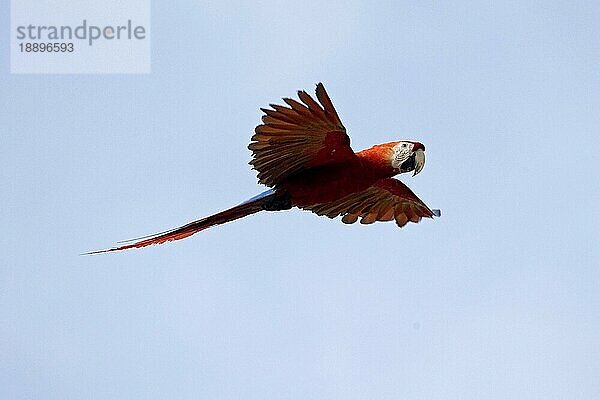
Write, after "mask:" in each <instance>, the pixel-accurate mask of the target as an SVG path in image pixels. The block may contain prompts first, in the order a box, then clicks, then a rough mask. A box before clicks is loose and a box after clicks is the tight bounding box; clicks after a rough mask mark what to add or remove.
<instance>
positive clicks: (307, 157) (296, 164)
mask: <svg viewBox="0 0 600 400" xmlns="http://www.w3.org/2000/svg"><path fill="white" fill-rule="evenodd" d="M316 94H317V99H318V100H319V103H317V102H316V101H315V100H314V99H313V98H312V97H311V96H310V95H309V94H308V93H306V92H305V91H298V97H299V98H300V100H301V101H302V103H300V102H298V101H296V100H293V99H288V98H284V99H283V101H285V102H286V104H287V105H288V106H289V107H285V106H280V105H275V104H271V105H270V106H271V108H272V109H266V108H261V110H262V111H263V112H264V113H265V115H264V116H263V117H262V122H263V123H262V124H261V125H258V126H257V127H256V129H255V134H254V136H252V143H250V144H249V145H248V148H249V149H250V150H252V153H253V154H252V155H253V157H252V161H250V165H252V166H253V167H254V169H256V170H257V171H258V181H259V183H262V184H264V185H267V186H274V185H276V184H278V183H280V182H281V181H282V180H283V179H285V178H286V177H289V176H291V175H293V174H295V173H297V172H300V171H302V170H304V169H307V168H311V167H316V166H319V165H325V164H330V163H334V162H342V161H347V160H350V159H352V158H353V157H356V155H355V154H354V152H353V151H352V149H351V148H350V138H349V137H348V135H347V134H346V128H344V125H342V121H340V117H339V116H338V114H337V112H336V111H335V108H334V107H333V103H332V102H331V99H330V98H329V96H328V95H327V92H326V91H325V87H323V84H322V83H319V84H317V90H316Z"/></svg>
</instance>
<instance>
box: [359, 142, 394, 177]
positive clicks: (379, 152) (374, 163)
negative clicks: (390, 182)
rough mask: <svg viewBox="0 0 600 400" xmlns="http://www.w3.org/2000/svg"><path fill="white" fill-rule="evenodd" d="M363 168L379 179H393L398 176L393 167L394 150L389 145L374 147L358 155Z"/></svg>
mask: <svg viewBox="0 0 600 400" xmlns="http://www.w3.org/2000/svg"><path fill="white" fill-rule="evenodd" d="M356 155H357V156H358V157H359V158H360V160H361V162H362V164H363V166H364V167H365V168H366V169H368V170H370V171H371V173H373V174H374V175H375V176H376V177H377V178H391V177H392V176H394V175H397V174H398V171H397V170H396V169H394V167H392V163H391V161H390V160H391V158H392V155H393V150H392V149H391V148H390V147H389V146H388V145H387V144H380V145H377V146H373V147H371V148H370V149H365V150H362V151H359V152H358V153H356Z"/></svg>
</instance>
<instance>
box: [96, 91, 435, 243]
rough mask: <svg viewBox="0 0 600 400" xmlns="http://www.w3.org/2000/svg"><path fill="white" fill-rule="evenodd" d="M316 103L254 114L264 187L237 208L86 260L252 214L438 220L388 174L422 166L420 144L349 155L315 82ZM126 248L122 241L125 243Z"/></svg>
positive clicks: (306, 98)
mask: <svg viewBox="0 0 600 400" xmlns="http://www.w3.org/2000/svg"><path fill="white" fill-rule="evenodd" d="M316 95H317V100H318V102H317V101H316V100H315V99H314V98H313V97H311V96H310V95H309V94H308V93H306V92H305V91H302V90H301V91H298V97H299V98H300V101H301V102H299V101H296V100H293V99H289V98H284V99H283V101H284V102H285V103H286V104H287V106H281V105H276V104H271V105H270V107H271V108H270V109H269V108H261V110H262V111H263V112H264V115H263V117H262V124H260V125H258V126H257V127H256V129H255V134H254V136H252V142H251V143H250V144H249V145H248V149H250V150H251V151H252V154H253V155H252V161H250V165H252V166H253V168H254V169H256V170H257V171H258V182H259V183H262V184H264V185H267V186H269V187H271V189H269V190H267V191H266V192H263V193H261V194H259V195H257V196H255V197H253V198H251V199H249V200H247V201H245V202H244V203H242V204H240V205H238V206H235V207H233V208H230V209H228V210H225V211H222V212H220V213H217V214H214V215H211V216H210V217H206V218H202V219H200V220H198V221H194V222H190V223H189V224H187V225H183V226H181V227H179V228H175V229H172V230H169V231H165V232H161V233H158V234H155V235H151V236H145V237H141V238H137V239H132V240H130V241H127V242H131V243H129V244H124V245H122V246H118V247H113V248H110V249H106V250H99V251H93V252H90V253H86V254H96V253H105V252H110V251H118V250H125V249H131V248H136V247H145V246H149V245H152V244H161V243H165V242H168V241H171V240H179V239H183V238H186V237H188V236H191V235H193V234H194V233H197V232H200V231H202V230H204V229H207V228H210V227H211V226H214V225H219V224H224V223H226V222H230V221H233V220H236V219H238V218H242V217H245V216H248V215H250V214H254V213H257V212H259V211H281V210H289V209H291V208H292V207H298V208H301V209H304V210H309V211H312V212H314V213H315V214H317V215H325V216H327V217H329V218H335V217H338V216H342V222H344V223H346V224H352V223H354V222H356V221H357V220H358V219H359V218H360V222H361V223H362V224H371V223H373V222H375V221H391V220H395V221H396V224H397V225H398V226H399V227H403V226H404V225H406V223H407V222H409V221H410V222H415V223H416V222H419V221H420V220H421V218H422V217H427V218H432V217H433V216H437V217H439V216H440V211H439V210H432V209H430V208H429V207H427V205H425V203H423V202H422V201H421V199H419V198H418V197H417V196H416V195H415V194H414V193H413V192H412V191H411V190H410V189H409V188H408V187H407V186H406V185H405V184H403V183H402V182H400V181H399V180H397V179H394V178H392V177H393V176H395V175H397V174H400V173H404V172H410V171H414V173H413V176H414V175H416V174H418V173H419V172H421V170H422V169H423V166H424V165H425V153H424V152H425V146H423V144H421V143H419V142H412V141H398V142H389V143H384V144H380V145H376V146H373V147H371V148H370V149H366V150H362V151H359V152H358V153H355V152H354V151H353V150H352V148H350V138H349V137H348V135H347V134H346V128H344V125H343V124H342V121H341V120H340V117H339V116H338V113H337V112H336V110H335V108H334V107H333V103H332V102H331V99H330V98H329V95H328V94H327V92H326V91H325V87H324V86H323V84H322V83H319V84H317V89H316ZM125 243H126V242H125Z"/></svg>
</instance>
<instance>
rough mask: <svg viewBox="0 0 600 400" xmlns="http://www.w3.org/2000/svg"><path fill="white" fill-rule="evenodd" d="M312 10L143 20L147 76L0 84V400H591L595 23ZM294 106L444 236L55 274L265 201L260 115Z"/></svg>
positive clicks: (277, 227)
mask: <svg viewBox="0 0 600 400" xmlns="http://www.w3.org/2000/svg"><path fill="white" fill-rule="evenodd" d="M318 3H321V2H315V3H311V2H294V3H293V4H285V3H284V2H273V3H266V2H264V3H263V2H261V3H257V4H250V3H237V2H225V3H223V2H220V1H214V2H210V3H207V2H162V3H158V2H155V3H154V4H153V9H152V52H153V54H152V59H153V62H152V74H150V75H79V76H77V75H66V76H60V75H9V73H8V71H9V60H8V58H7V57H4V58H3V59H2V61H3V62H2V63H1V66H0V68H1V69H2V72H1V74H0V87H1V92H2V93H1V94H0V100H1V102H2V103H1V104H0V124H1V126H2V127H3V129H2V131H1V132H2V140H1V144H0V146H1V149H2V156H1V157H0V171H1V172H0V173H1V177H2V178H1V181H2V190H1V191H0V199H1V204H2V207H1V208H0V218H1V221H2V225H1V226H2V227H1V228H0V229H1V234H2V235H1V237H2V238H1V239H0V254H1V259H2V263H1V267H0V315H1V316H2V318H1V319H0V398H2V399H91V398H94V399H132V398H143V399H199V398H200V399H345V400H347V399H365V398H369V399H507V398H517V399H545V400H547V399H563V398H573V399H575V398H576V399H598V398H599V397H600V344H599V338H600V271H599V268H598V267H599V262H598V260H599V259H600V252H599V250H598V225H599V223H600V218H599V215H600V213H599V211H598V206H597V203H598V200H599V198H600V189H599V187H600V185H598V182H597V175H598V170H599V169H600V162H599V161H598V158H597V157H598V152H599V150H600V146H599V145H600V139H598V136H599V130H600V68H599V65H600V25H599V24H598V21H599V20H600V5H599V4H598V2H593V1H590V2H581V1H577V2H503V4H500V2H470V1H469V2H443V3H441V4H440V3H429V2H415V3H414V4H418V5H410V4H408V3H402V2H386V3H380V4H379V5H375V4H373V3H372V2H357V3H352V4H348V2H328V5H321V4H318ZM563 3H565V4H563ZM1 10H2V11H1V14H0V23H1V25H2V26H5V27H6V26H9V13H8V9H7V6H6V5H5V4H4V5H3V7H2V9H1ZM7 42H8V37H7V30H6V29H5V30H4V35H3V36H2V38H1V40H0V51H1V53H2V54H5V55H7V54H8V52H9V49H8V45H7ZM318 81H323V82H324V83H325V85H326V87H327V89H328V91H329V93H330V95H331V97H332V99H333V101H334V104H335V105H336V107H337V109H338V112H339V114H340V116H341V118H342V120H343V121H344V123H345V125H346V127H347V128H348V131H349V133H350V136H351V138H352V145H353V147H354V149H355V150H360V149H362V148H365V147H369V146H371V145H372V144H376V143H382V142H386V141H390V140H394V139H404V138H407V139H414V140H418V141H421V142H423V143H424V144H425V145H426V146H427V165H426V166H425V169H424V171H423V172H422V173H421V174H420V175H418V176H417V177H415V178H411V177H410V176H406V177H402V180H403V181H404V182H406V183H407V184H408V185H409V186H410V187H411V188H412V189H413V190H414V191H415V192H416V193H417V194H418V195H419V196H420V197H421V198H422V199H423V200H424V201H426V202H427V203H428V204H429V205H430V206H431V207H436V208H441V209H442V210H443V212H444V214H443V217H442V218H440V219H437V220H434V221H430V220H427V221H423V222H422V223H420V224H418V225H410V226H408V227H406V228H405V229H402V230H400V229H398V228H396V226H395V225H394V224H393V223H388V224H375V225H372V226H361V225H359V224H356V225H354V226H346V225H343V224H342V223H341V222H339V221H332V220H329V219H327V218H319V217H316V216H315V215H312V214H310V213H307V212H302V211H298V210H293V211H290V212H285V213H264V214H259V215H255V216H252V217H249V218H247V219H244V220H241V221H237V222H235V223H232V224H228V225H225V226H221V227H217V228H215V229H211V230H209V231H206V232H202V233H201V234H198V235H196V236H193V237H191V238H188V239H186V240H184V241H181V242H176V243H171V244H168V245H163V246H157V247H156V246H155V247H152V248H146V249H142V250H136V251H128V252H124V253H118V254H107V255H101V256H93V257H82V256H79V255H78V254H79V253H81V252H83V251H87V250H93V249H98V248H102V247H106V246H110V245H112V244H114V242H115V241H116V240H120V239H127V238H130V237H135V236H139V235H143V234H148V233H153V232H156V231H161V230H164V229H166V228H171V227H174V226H177V225H180V224H183V223H186V222H188V221H190V220H192V219H195V218H198V217H202V216H205V215H207V214H210V213H213V212H216V211H219V210H221V209H223V208H226V207H229V206H231V205H234V204H237V203H239V202H240V201H243V200H245V199H246V198H248V197H251V196H252V195H254V194H256V193H258V192H260V191H262V190H264V188H263V187H260V186H258V185H257V184H256V176H255V173H254V172H253V171H251V170H250V168H249V166H248V165H247V162H248V161H249V159H250V154H249V151H248V150H247V149H246V146H247V143H248V142H249V138H250V136H251V135H252V131H253V128H254V126H255V125H256V124H257V123H258V122H259V121H260V112H259V110H258V108H259V107H261V106H265V105H266V104H268V103H270V102H276V101H277V100H278V99H279V98H280V97H282V96H292V95H294V93H295V91H296V90H297V89H307V90H310V91H312V90H313V89H314V84H315V83H316V82H318Z"/></svg>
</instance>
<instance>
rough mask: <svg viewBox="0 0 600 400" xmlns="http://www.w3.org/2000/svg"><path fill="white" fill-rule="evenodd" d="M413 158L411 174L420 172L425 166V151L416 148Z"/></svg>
mask: <svg viewBox="0 0 600 400" xmlns="http://www.w3.org/2000/svg"><path fill="white" fill-rule="evenodd" d="M414 158H415V172H414V173H413V176H415V175H417V174H418V173H419V172H421V171H422V170H423V167H424V166H425V152H424V151H423V150H421V149H418V150H417V151H415V152H414Z"/></svg>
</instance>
